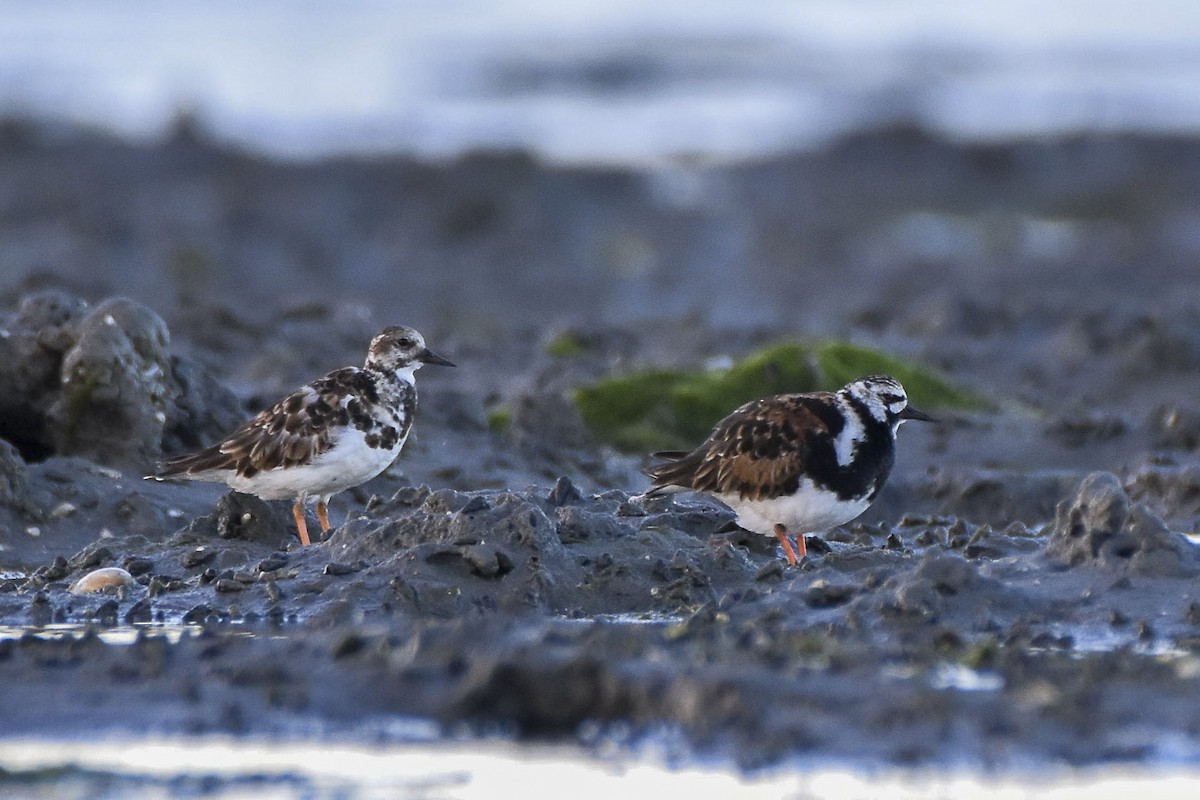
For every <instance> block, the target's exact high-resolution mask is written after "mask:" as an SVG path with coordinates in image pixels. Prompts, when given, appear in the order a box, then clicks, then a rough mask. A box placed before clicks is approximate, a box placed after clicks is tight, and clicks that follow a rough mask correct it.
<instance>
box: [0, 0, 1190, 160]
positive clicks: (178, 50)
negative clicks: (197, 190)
mask: <svg viewBox="0 0 1200 800" xmlns="http://www.w3.org/2000/svg"><path fill="white" fill-rule="evenodd" d="M1198 40H1200V3H1195V2H1192V0H1138V1H1137V2H1134V0H1060V1H1059V2H1056V3H1044V2H1041V1H1040V0H1008V1H1007V2H1001V1H1000V0H991V2H972V3H963V2H960V0H912V1H911V2H905V3H896V2H892V0H854V2H845V0H747V2H742V3H719V4H718V3H709V4H697V3H694V2H690V1H689V0H661V1H660V2H655V3H646V2H642V0H577V1H576V2H570V3H562V2H556V1H555V0H513V2H505V3H495V2H492V1H491V0H452V1H449V2H442V1H441V0H410V1H409V2H405V3H393V2H390V0H355V1H354V2H348V3H339V4H336V5H329V4H321V3H311V2H300V3H297V2H291V0H257V2H255V3H253V4H245V3H239V2H236V0H209V1H208V2H204V3H179V2H166V3H164V2H159V1H158V0H126V2H122V3H111V2H106V1H105V0H61V1H60V2H55V3H30V2H27V1H26V0H0V114H11V113H14V112H26V113H30V114H32V115H34V116H35V117H41V118H52V119H60V120H70V121H77V122H84V123H87V124H94V125H99V126H103V127H106V128H110V129H113V130H116V131H118V132H120V133H123V134H127V135H132V136H153V135H157V134H159V133H161V132H162V131H163V130H164V129H165V128H167V127H168V126H169V125H170V123H171V120H172V119H173V118H174V117H175V115H176V114H177V113H178V112H179V110H181V109H189V110H192V111H194V112H196V113H197V114H198V115H199V116H200V118H201V119H202V121H203V122H204V124H206V125H208V126H209V127H210V128H211V129H212V130H213V131H214V132H215V133H216V134H217V135H218V136H220V137H222V138H225V139H228V140H231V141H234V142H238V143H242V144H246V145H249V146H251V147H254V148H258V149H263V150H266V151H269V152H272V153H276V154H284V155H297V156H313V155H323V154H329V153H337V152H377V151H404V152H412V153H416V154H421V155H425V156H450V155H456V154H459V153H462V152H465V151H469V150H472V149H494V148H505V147H521V148H528V149H531V150H533V151H535V152H538V153H540V154H542V155H544V156H546V157H548V158H551V159H558V160H564V161H634V162H636V161H643V162H645V161H649V162H656V163H657V162H661V161H662V160H663V159H667V158H671V157H675V156H680V155H688V154H694V155H700V156H704V157H708V158H725V157H746V156H755V155H761V154H764V153H769V152H772V151H778V150H780V149H789V148H797V147H807V146H813V145H816V144H820V143H822V142H825V141H828V140H829V139H830V138H831V137H834V136H837V135H838V134H840V133H843V132H846V131H850V130H855V129H861V128H863V127H870V126H875V125H880V124H889V123H893V122H913V123H917V124H923V125H926V126H928V127H930V128H931V129H933V130H936V131H941V132H942V133H944V134H946V135H949V136H954V137H965V138H970V139H998V138H1005V137H1012V136H1022V135H1030V134H1042V133H1056V132H1064V131H1069V132H1074V131H1079V130H1135V131H1136V130H1145V131H1170V132H1181V131H1183V132H1187V131H1193V130H1195V129H1197V128H1200V92H1196V91H1195V87H1196V86H1198V85H1200V48H1198V47H1196V45H1195V43H1196V42H1197V41H1198Z"/></svg>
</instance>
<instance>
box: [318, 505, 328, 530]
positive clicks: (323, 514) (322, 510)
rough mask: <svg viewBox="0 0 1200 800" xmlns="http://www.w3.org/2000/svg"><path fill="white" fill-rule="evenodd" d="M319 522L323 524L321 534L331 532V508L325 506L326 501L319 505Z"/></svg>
mask: <svg viewBox="0 0 1200 800" xmlns="http://www.w3.org/2000/svg"><path fill="white" fill-rule="evenodd" d="M317 520H318V521H319V522H320V523H321V532H322V533H327V532H328V531H329V506H327V505H325V501H324V500H321V501H320V502H318V503H317Z"/></svg>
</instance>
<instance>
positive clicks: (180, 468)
mask: <svg viewBox="0 0 1200 800" xmlns="http://www.w3.org/2000/svg"><path fill="white" fill-rule="evenodd" d="M422 364H441V365H444V366H447V367H452V366H454V364H453V363H451V362H450V361H448V360H446V359H445V358H442V357H441V356H439V355H437V354H436V353H434V352H433V351H431V350H430V349H429V348H428V347H426V346H425V339H424V338H423V337H422V336H421V334H419V333H417V332H416V331H415V330H413V329H412V328H405V327H401V326H392V327H388V328H384V329H383V330H382V331H380V332H379V334H378V335H377V336H376V337H375V338H374V339H372V340H371V346H370V349H369V350H368V351H367V361H366V364H364V365H363V366H362V367H361V368H359V367H345V368H343V369H338V370H334V371H333V372H331V373H329V374H328V375H326V376H325V377H323V378H318V379H317V380H315V381H313V382H312V383H310V384H308V385H307V386H304V387H303V388H301V389H299V390H298V391H296V392H293V393H292V394H290V395H288V396H287V397H285V398H284V399H282V400H280V401H279V402H278V403H276V404H275V405H273V406H271V407H270V408H268V409H266V410H265V411H263V412H262V413H260V414H259V415H258V416H256V417H255V418H254V419H252V420H250V421H249V422H247V423H246V424H245V425H243V426H242V427H240V428H238V429H237V430H236V431H234V432H233V433H231V434H230V435H229V436H228V437H227V438H226V439H225V440H224V441H221V442H218V443H217V444H214V445H213V446H212V447H209V448H206V449H204V450H201V451H199V452H197V453H190V454H188V455H184V456H179V457H177V458H172V459H170V460H168V461H165V462H163V464H161V465H160V467H159V471H158V473H157V474H156V475H152V476H150V477H153V478H156V479H158V480H163V479H169V478H185V479H188V480H196V481H213V482H216V483H224V484H226V485H227V486H229V487H230V488H231V489H234V490H236V491H239V492H244V493H246V494H253V495H257V496H258V497H261V498H262V499H264V500H290V499H295V503H294V505H293V506H292V516H293V517H294V518H295V520H296V529H297V531H298V532H299V534H300V542H301V543H302V544H305V545H307V544H308V543H309V538H308V526H307V525H306V524H305V521H304V504H305V503H306V502H308V501H309V500H313V499H315V500H316V501H317V519H318V520H319V521H320V523H321V530H322V532H324V531H328V530H329V513H328V507H327V504H328V502H329V498H330V497H331V496H332V495H334V494H336V493H338V492H340V491H343V490H345V489H349V488H351V487H354V486H358V485H359V484H360V483H365V482H366V481H369V480H370V479H371V478H374V477H375V476H376V475H378V474H379V473H381V472H383V471H384V470H385V469H387V467H388V465H389V464H391V463H392V461H394V460H395V458H396V456H397V455H399V454H400V448H401V447H403V446H404V440H405V439H406V438H408V432H409V429H410V428H411V427H412V423H413V414H414V412H415V411H416V408H417V389H416V385H415V383H414V380H413V377H414V376H413V373H415V372H416V371H417V370H418V369H420V367H421V365H422Z"/></svg>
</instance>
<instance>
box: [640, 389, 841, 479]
mask: <svg viewBox="0 0 1200 800" xmlns="http://www.w3.org/2000/svg"><path fill="white" fill-rule="evenodd" d="M833 399H834V398H833V395H832V394H828V393H817V394H791V395H779V396H776V397H767V398H763V399H761V400H753V401H751V402H749V403H746V404H745V405H743V406H741V407H739V408H738V409H737V410H736V411H734V412H733V413H732V414H730V415H729V416H727V417H725V419H723V420H721V421H720V422H718V423H717V425H716V427H715V428H714V429H713V432H712V434H711V435H710V436H709V437H708V439H706V440H705V441H704V443H703V444H701V445H700V446H699V447H697V448H696V449H695V450H692V451H691V452H687V453H674V452H672V453H661V454H656V455H659V456H660V457H666V458H668V459H669V460H668V461H666V462H665V463H662V464H658V465H655V466H653V467H651V468H650V469H649V470H647V474H648V475H649V476H650V478H651V479H652V480H653V486H652V488H651V491H652V492H654V491H662V490H664V489H666V488H667V487H669V486H681V487H683V488H686V489H696V490H699V491H706V492H712V493H715V494H733V495H737V496H738V497H741V498H743V499H747V500H759V499H766V498H771V497H779V496H781V495H785V494H790V493H792V492H795V491H796V488H797V486H798V485H799V482H800V479H801V478H802V477H803V476H804V475H805V474H807V473H808V472H810V471H811V469H812V467H813V466H814V461H818V460H821V459H822V458H823V457H824V453H823V452H822V449H823V448H821V447H820V446H819V441H828V440H829V439H830V437H831V436H836V435H837V433H838V431H840V430H841V427H842V423H841V420H840V416H838V415H837V413H836V409H835V408H834V405H833ZM830 412H834V413H833V414H831V413H830Z"/></svg>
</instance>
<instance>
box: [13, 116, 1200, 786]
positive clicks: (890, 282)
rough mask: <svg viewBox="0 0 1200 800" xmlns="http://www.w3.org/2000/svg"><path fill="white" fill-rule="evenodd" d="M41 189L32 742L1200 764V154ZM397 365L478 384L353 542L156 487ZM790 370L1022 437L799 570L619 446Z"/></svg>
mask: <svg viewBox="0 0 1200 800" xmlns="http://www.w3.org/2000/svg"><path fill="white" fill-rule="evenodd" d="M0 155H2V157H0V186H4V187H6V189H5V190H4V194H3V195H0V262H3V263H4V264H5V268H4V270H3V277H2V278H0V331H2V332H3V335H0V545H2V547H0V568H2V569H3V570H4V577H3V578H0V625H3V626H6V627H5V629H6V630H7V631H9V632H10V634H9V636H8V637H7V638H5V639H3V640H2V641H0V705H2V706H3V707H4V708H5V709H6V712H5V715H4V718H5V730H4V734H3V735H5V736H9V737H20V736H30V735H37V736H48V737H58V736H61V737H64V738H65V737H72V738H78V737H81V736H89V735H93V734H95V735H99V734H102V733H122V732H144V731H146V730H151V731H155V732H159V733H164V734H191V733H228V734H234V735H238V736H259V737H261V736H278V737H284V738H286V737H293V736H298V735H301V734H303V735H312V734H313V733H314V732H316V735H318V736H329V737H347V736H348V737H355V736H359V737H367V736H369V737H372V738H373V739H375V740H378V739H382V740H386V739H387V737H389V736H391V735H393V734H391V733H389V731H390V730H391V729H390V728H389V727H388V724H387V721H388V720H392V719H399V718H412V717H415V718H419V719H425V720H430V721H432V722H434V723H435V724H437V725H438V726H439V729H440V730H441V731H443V732H444V733H445V734H446V735H454V736H464V735H488V736H494V735H503V736H512V737H515V738H517V739H521V740H524V739H539V740H555V741H575V742H579V743H581V744H584V745H585V746H594V745H597V744H598V743H602V742H603V743H612V742H614V741H615V742H619V743H622V744H628V745H629V746H631V747H636V746H637V744H638V742H639V741H641V740H642V739H643V737H647V736H656V735H661V734H662V732H663V731H670V732H672V735H677V736H678V737H679V740H680V741H682V742H684V743H685V746H686V748H687V751H688V752H689V753H691V754H692V755H695V756H697V757H710V756H716V757H717V758H719V759H721V760H724V761H728V762H732V763H736V764H737V765H740V766H742V767H745V768H756V767H763V766H770V765H779V764H786V763H788V762H789V760H791V759H796V758H816V759H822V758H828V759H830V760H837V761H839V762H846V761H850V762H856V763H892V764H906V765H907V764H926V765H949V764H968V765H986V766H1004V765H1010V764H1021V765H1027V764H1031V763H1034V764H1044V763H1063V762H1065V763H1071V764H1092V763H1098V762H1111V761H1114V760H1116V761H1130V762H1139V763H1155V762H1157V761H1159V760H1162V759H1166V758H1171V759H1175V760H1179V759H1183V760H1185V761H1187V762H1190V763H1194V762H1195V761H1196V760H1197V757H1198V755H1200V748H1197V731H1200V702H1197V700H1196V698H1197V697H1200V656H1198V654H1197V653H1198V651H1200V584H1198V583H1197V580H1196V579H1197V576H1200V550H1198V549H1197V546H1196V545H1195V544H1194V543H1193V538H1192V537H1191V536H1190V534H1193V533H1194V532H1195V531H1197V530H1198V529H1200V528H1198V523H1200V454H1198V452H1197V449H1198V448H1200V402H1198V401H1197V400H1196V398H1197V397H1198V396H1200V395H1198V390H1200V305H1198V298H1200V269H1197V266H1196V265H1197V263H1200V235H1198V234H1197V231H1198V230H1200V227H1198V226H1197V223H1200V142H1197V141H1194V140H1191V139H1164V138H1146V137H1134V136H1123V137H1117V136H1113V137H1104V136H1087V137H1078V138H1071V139H1060V140H1050V141H1028V142H1015V143H1001V144H993V145H986V146H984V145H971V146H967V145H959V144H955V143H950V142H945V141H941V140H938V139H936V138H931V137H929V136H927V135H925V134H923V133H922V132H920V131H918V130H909V129H888V130H880V131H875V132H871V133H866V134H861V135H858V136H855V137H852V138H848V139H845V140H843V141H840V142H838V143H836V144H835V145H833V146H831V147H830V148H828V149H825V150H822V151H820V152H814V153H804V154H795V155H781V156H778V157H774V158H770V159H765V160H762V161H760V162H755V163H731V164H718V165H710V164H702V163H680V164H677V165H674V166H672V167H671V168H669V169H668V168H663V169H656V170H636V169H632V168H630V169H623V168H615V167H605V168H599V167H597V168H582V167H562V166H553V165H548V164H544V163H540V162H539V161H538V160H537V159H535V158H532V157H530V156H528V155H525V154H519V153H517V154H480V155H475V156H471V157H465V158H462V159H458V160H454V161H448V162H444V163H419V162H415V161H412V160H406V159H402V158H377V159H369V160H368V159H357V160H328V161H320V162H303V163H300V162H282V161H275V160H271V159H267V158H264V157H261V156H256V155H253V154H248V153H244V152H238V151H234V150H230V149H227V148H224V147H221V146H219V145H216V144H213V143H211V142H208V141H206V140H205V139H204V138H203V137H202V136H198V135H197V134H196V132H195V131H192V130H189V129H181V130H180V131H178V132H177V134H176V135H175V136H174V137H173V138H171V139H169V140H167V141H164V142H161V143H154V144H130V143H126V142H121V141H116V140H112V139H108V138H105V137H103V136H100V135H96V134H91V133H86V132H79V131H50V130H46V129H44V128H41V127H38V126H36V125H31V124H27V123H20V122H9V123H6V124H5V125H4V126H2V127H0ZM384 324H408V325H413V326H415V327H418V328H419V329H420V330H421V331H422V332H423V333H424V334H425V336H426V339H427V340H428V342H429V344H430V346H431V347H433V348H434V349H436V350H437V351H438V352H439V353H442V354H444V355H446V356H448V357H449V358H451V359H453V360H454V361H455V362H456V363H457V364H458V365H459V366H458V369H456V370H447V371H442V372H437V373H435V372H434V370H432V369H430V370H423V371H422V372H420V373H419V374H418V388H419V392H420V402H419V406H418V410H417V421H416V425H415V428H414V433H413V435H412V438H411V440H410V441H409V443H408V445H407V446H406V448H405V450H404V452H403V453H402V455H401V457H400V459H399V460H398V461H397V462H396V464H394V465H393V467H392V468H391V469H390V470H389V471H387V472H385V474H383V475H381V476H380V477H379V478H377V479H375V480H373V481H371V482H370V483H368V484H366V485H364V486H361V487H359V488H357V489H354V490H351V491H347V492H345V493H343V494H341V495H338V496H337V497H335V499H334V501H333V503H332V504H331V514H332V517H333V522H334V526H335V527H334V529H333V530H332V531H331V532H330V533H329V535H328V536H327V537H325V538H324V540H323V541H320V542H318V543H315V544H314V545H313V546H311V547H307V548H302V547H300V546H299V543H298V541H297V540H296V539H295V537H294V533H293V530H292V525H291V519H290V515H289V512H288V504H287V503H264V502H262V501H259V500H257V499H255V498H252V497H247V496H244V495H238V494H235V493H229V492H226V491H225V490H224V489H223V488H222V487H219V486H211V485H199V484H168V483H156V482H149V481H144V480H143V479H142V476H143V475H145V474H147V473H148V472H149V471H150V470H151V468H152V465H153V463H154V461H155V460H156V459H158V458H160V457H162V456H163V455H164V454H166V455H173V454H177V453H180V452H184V451H186V450H188V449H194V448H197V447H200V446H202V445H206V444H209V443H212V442H214V441H216V440H217V439H219V438H220V437H221V436H222V435H224V434H225V433H228V432H229V431H230V430H232V429H233V428H234V427H236V426H237V425H238V424H239V423H240V422H241V421H243V420H244V419H246V418H248V417H249V416H250V415H251V414H252V413H254V412H256V411H257V410H259V409H261V408H263V407H264V406H265V405H267V404H269V403H271V402H274V400H276V399H278V398H279V397H280V396H282V394H283V393H285V392H287V391H290V390H291V389H293V388H295V387H297V386H299V385H300V384H301V383H303V382H305V381H307V380H310V379H312V378H315V377H317V376H319V375H321V374H323V373H324V372H326V371H328V370H330V369H333V368H336V367H339V366H344V365H347V364H355V363H360V362H361V360H362V358H363V356H364V354H365V347H366V343H367V342H368V341H369V339H370V337H371V335H372V334H373V333H374V332H376V331H377V330H378V328H379V327H381V326H382V325H384ZM780 341H795V342H799V343H802V344H803V345H804V346H808V347H812V348H819V347H820V345H821V343H827V342H829V341H839V342H847V343H851V344H853V345H855V346H861V347H863V348H869V349H871V350H872V351H875V352H879V353H886V354H888V355H889V356H891V357H894V358H896V359H898V360H900V361H902V362H903V363H905V364H913V365H919V366H920V368H921V369H925V370H929V371H931V372H932V373H936V374H938V375H939V376H941V377H942V378H944V379H945V380H946V381H948V382H949V383H951V384H953V385H954V386H956V387H961V388H964V389H966V390H969V391H970V392H972V393H974V394H975V395H976V396H977V397H978V398H980V399H981V402H979V403H978V404H976V405H973V406H971V407H966V408H944V409H941V410H940V411H938V416H939V417H941V418H942V422H941V424H939V425H936V426H932V425H931V426H923V427H922V426H918V425H908V426H904V427H903V428H902V429H901V431H900V436H899V445H898V459H897V464H896V468H895V471H894V473H893V475H892V477H891V479H890V481H889V482H888V484H887V486H886V487H885V489H884V491H883V493H882V494H881V495H880V497H879V500H878V501H877V502H876V504H875V505H874V506H873V507H872V508H871V509H870V510H869V511H868V512H867V513H866V514H865V515H864V516H863V517H862V518H860V519H859V520H857V521H856V522H854V523H851V524H849V525H847V526H843V527H841V528H837V529H834V530H832V531H829V532H826V533H824V534H822V535H821V536H820V537H819V538H810V540H809V556H808V557H807V558H806V559H805V560H804V561H803V562H802V563H801V565H800V566H799V567H798V568H795V569H789V568H785V567H784V562H783V560H782V558H781V554H780V553H779V552H778V551H777V549H776V547H775V543H774V542H773V541H771V540H767V539H765V538H762V537H756V536H750V535H738V534H737V533H736V532H734V533H728V532H722V531H723V529H724V528H726V527H727V525H728V523H729V522H730V520H731V514H730V512H729V511H728V510H727V509H725V508H723V507H722V506H720V505H719V504H718V503H716V502H714V501H712V500H709V499H707V498H704V497H702V496H697V495H688V494H683V495H677V496H674V497H666V498H655V499H652V500H647V499H644V498H642V497H641V496H640V494H641V492H642V491H643V490H644V489H645V488H646V486H647V481H646V479H645V478H644V477H643V476H642V475H641V473H640V468H641V467H642V466H643V465H644V463H645V455H646V454H645V453H644V452H643V453H639V452H636V451H635V450H633V449H631V448H630V447H629V440H628V439H626V440H624V443H623V444H622V442H617V443H616V446H614V444H613V443H610V442H608V441H606V440H605V437H604V436H603V435H602V434H601V433H600V432H598V431H597V430H595V429H593V428H592V427H589V425H588V423H587V422H586V421H585V417H584V415H583V414H581V412H580V410H579V407H578V406H577V404H576V401H577V399H578V397H579V392H580V390H584V389H587V388H588V387H593V386H595V385H596V384H597V383H599V382H601V381H603V380H605V379H607V378H611V377H613V376H621V375H628V374H634V373H637V372H639V371H646V370H673V371H694V372H706V371H707V372H709V373H712V372H714V371H719V370H721V369H723V368H725V367H727V366H728V365H729V364H730V363H736V362H737V360H738V359H741V358H742V357H744V356H746V355H747V354H749V353H752V352H754V351H756V350H757V349H759V348H762V347H764V346H768V345H772V344H774V343H778V342H780ZM814 352H816V350H815V349H814ZM620 448H624V449H620ZM114 568H116V569H120V570H123V572H115V571H113V569H114ZM98 569H107V570H109V571H108V572H106V573H102V574H101V575H99V576H94V577H93V578H92V579H90V583H85V584H84V585H83V586H80V585H79V584H78V583H77V582H78V581H79V580H80V579H82V578H85V577H86V576H88V575H89V574H90V573H92V572H93V571H95V570H98ZM73 589H74V591H73ZM126 628H135V629H137V631H138V632H137V633H136V635H134V636H133V641H132V643H122V644H117V643H113V642H112V640H111V637H108V636H106V635H105V633H106V632H111V631H116V630H124V629H126Z"/></svg>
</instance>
